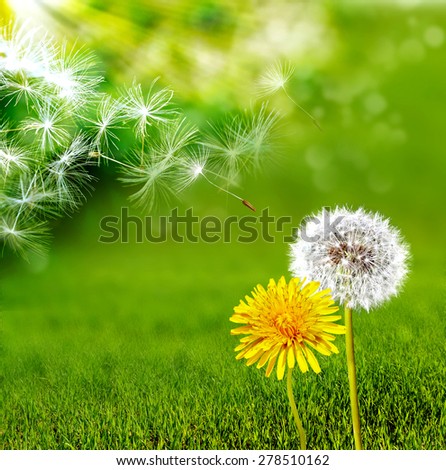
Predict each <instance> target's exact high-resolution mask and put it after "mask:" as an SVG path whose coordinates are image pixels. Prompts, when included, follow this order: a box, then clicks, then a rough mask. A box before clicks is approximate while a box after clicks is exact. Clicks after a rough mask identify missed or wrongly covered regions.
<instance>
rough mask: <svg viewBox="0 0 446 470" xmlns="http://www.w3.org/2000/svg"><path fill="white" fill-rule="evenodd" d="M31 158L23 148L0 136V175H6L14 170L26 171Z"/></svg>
mask: <svg viewBox="0 0 446 470" xmlns="http://www.w3.org/2000/svg"><path fill="white" fill-rule="evenodd" d="M31 160H32V157H31V155H30V154H29V152H27V151H26V150H25V149H23V148H20V147H19V146H18V145H15V144H13V143H12V142H8V141H6V140H3V139H1V138H0V170H1V171H0V175H2V176H4V177H6V176H9V175H10V174H11V173H14V172H15V171H21V172H26V171H27V169H28V165H29V163H30V162H31Z"/></svg>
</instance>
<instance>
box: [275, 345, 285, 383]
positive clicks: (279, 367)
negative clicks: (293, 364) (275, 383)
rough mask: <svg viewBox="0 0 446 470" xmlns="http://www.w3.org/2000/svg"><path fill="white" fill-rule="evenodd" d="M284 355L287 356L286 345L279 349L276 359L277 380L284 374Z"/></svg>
mask: <svg viewBox="0 0 446 470" xmlns="http://www.w3.org/2000/svg"><path fill="white" fill-rule="evenodd" d="M286 356H287V350H286V347H284V348H282V350H281V351H280V354H279V358H278V359H277V378H278V380H282V379H283V376H284V374H285V365H286Z"/></svg>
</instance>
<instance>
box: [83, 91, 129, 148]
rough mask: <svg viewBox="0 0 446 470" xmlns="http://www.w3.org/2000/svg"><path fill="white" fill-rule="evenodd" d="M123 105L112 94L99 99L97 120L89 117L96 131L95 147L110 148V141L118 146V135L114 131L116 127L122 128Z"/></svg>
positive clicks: (94, 131)
mask: <svg viewBox="0 0 446 470" xmlns="http://www.w3.org/2000/svg"><path fill="white" fill-rule="evenodd" d="M122 120H123V115H122V105H121V103H119V102H118V101H117V100H114V99H113V98H112V97H111V96H108V95H103V96H102V97H101V99H100V101H99V105H98V107H97V111H96V120H92V119H87V121H88V122H90V123H91V126H90V127H91V128H92V130H93V133H94V137H93V147H95V148H96V149H101V148H102V147H105V148H109V147H110V143H111V145H112V146H114V147H116V141H117V140H119V138H118V136H117V135H116V134H115V133H114V132H113V130H115V129H122V128H123V127H124V126H123V123H122Z"/></svg>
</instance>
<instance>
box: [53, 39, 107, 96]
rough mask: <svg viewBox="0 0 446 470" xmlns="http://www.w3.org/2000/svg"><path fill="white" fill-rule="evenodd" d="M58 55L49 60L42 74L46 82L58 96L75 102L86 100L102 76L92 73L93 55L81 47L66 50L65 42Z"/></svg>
mask: <svg viewBox="0 0 446 470" xmlns="http://www.w3.org/2000/svg"><path fill="white" fill-rule="evenodd" d="M58 55H59V57H56V58H53V60H51V61H50V62H49V66H48V70H47V71H46V72H45V75H44V78H45V80H46V82H47V83H48V84H50V85H53V86H54V87H55V89H56V93H57V94H58V97H59V98H62V99H64V100H68V101H72V102H73V103H77V104H79V103H82V102H84V101H86V100H87V99H89V97H90V96H92V95H93V94H94V92H95V91H96V87H97V85H98V84H99V83H100V82H101V81H102V77H99V76H96V75H93V74H92V69H93V68H94V64H95V62H94V60H93V55H92V54H91V53H89V52H87V51H85V50H83V49H78V50H75V49H74V48H73V49H71V50H70V51H67V48H66V44H63V45H62V47H61V48H60V51H59V54H58Z"/></svg>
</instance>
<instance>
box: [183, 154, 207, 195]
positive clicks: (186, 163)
mask: <svg viewBox="0 0 446 470" xmlns="http://www.w3.org/2000/svg"><path fill="white" fill-rule="evenodd" d="M208 159H209V149H206V148H204V147H199V148H198V149H197V150H192V151H191V153H190V155H187V156H186V157H184V158H182V159H180V160H179V165H178V178H177V187H178V190H179V191H183V190H184V189H186V188H187V187H189V186H190V185H191V184H193V183H194V182H195V181H196V180H197V179H198V178H199V177H200V176H202V175H203V171H204V169H205V167H206V165H207V162H208Z"/></svg>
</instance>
